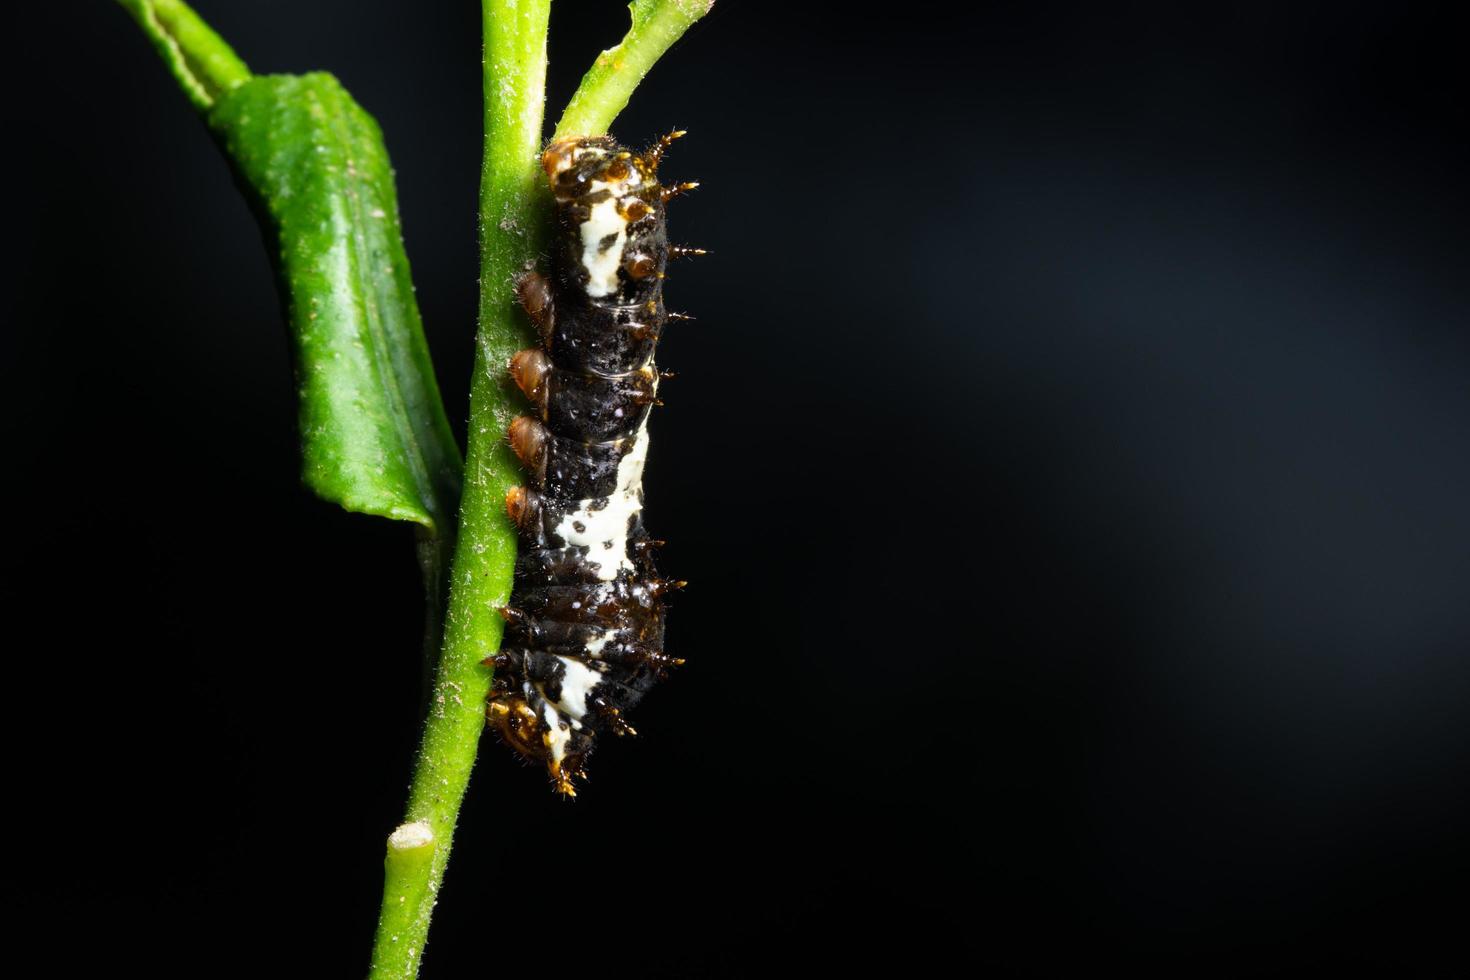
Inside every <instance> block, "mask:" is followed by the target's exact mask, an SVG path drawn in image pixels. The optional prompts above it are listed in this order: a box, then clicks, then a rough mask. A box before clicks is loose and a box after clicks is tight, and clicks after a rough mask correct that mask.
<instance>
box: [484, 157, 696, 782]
mask: <svg viewBox="0 0 1470 980" xmlns="http://www.w3.org/2000/svg"><path fill="white" fill-rule="evenodd" d="M683 135H684V133H683V132H682V131H675V132H672V133H670V134H669V135H667V136H665V137H663V138H662V139H660V140H659V141H658V142H657V143H656V144H655V145H654V146H653V147H652V148H651V149H649V150H647V151H645V152H643V153H641V154H635V153H632V152H630V151H628V150H626V149H624V148H623V147H622V146H620V145H619V144H618V143H617V142H615V141H614V140H613V139H611V138H610V137H578V138H571V139H561V140H557V141H555V142H553V143H551V145H550V146H548V147H547V149H546V151H545V153H543V154H542V157H541V164H542V167H543V168H544V169H545V171H546V177H547V180H548V182H549V184H550V188H551V194H552V197H553V199H554V201H555V217H554V221H553V244H552V249H551V268H550V274H549V275H542V274H540V273H538V272H528V273H526V274H525V275H524V276H522V277H521V278H520V280H519V281H518V282H517V284H516V292H517V295H518V297H519V299H520V302H521V306H522V307H523V308H524V309H525V311H526V313H527V315H528V316H529V317H530V318H531V322H532V323H533V324H534V325H535V326H536V328H537V329H538V331H539V332H540V336H541V346H540V347H539V348H532V349H529V350H523V351H520V352H519V353H517V354H516V355H515V356H514V357H512V358H511V359H510V364H509V370H510V375H511V378H512V380H513V381H514V382H515V384H516V386H517V387H519V388H520V390H521V391H522V392H523V393H524V394H525V396H526V398H527V399H528V401H529V402H530V404H531V406H532V409H533V412H532V413H531V414H526V415H522V416H519V417H518V418H516V419H515V420H514V421H513V422H512V423H511V425H510V430H509V438H510V445H511V448H512V449H513V450H514V452H515V454H516V455H517V457H519V459H520V461H521V463H522V465H523V466H524V467H525V469H526V471H527V474H528V477H529V479H528V484H529V485H528V486H524V487H513V488H511V490H510V491H509V492H508V493H507V494H506V498H505V505H506V511H507V512H508V514H509V515H510V518H511V520H512V521H513V522H514V523H515V526H516V529H517V536H518V541H519V550H518V557H517V559H516V570H515V582H514V586H513V588H512V591H511V598H510V604H509V605H508V606H507V607H506V608H505V609H504V610H503V611H502V614H503V615H504V617H505V620H506V623H505V629H506V632H505V639H504V644H503V646H502V649H501V651H500V652H499V653H498V654H497V655H496V656H494V657H493V658H490V659H489V660H487V661H486V663H487V664H491V665H493V667H494V671H495V673H494V682H493V686H492V688H491V691H490V698H489V703H488V707H487V716H488V721H489V724H490V725H491V726H492V727H493V728H494V729H495V730H496V732H497V733H498V734H499V735H500V737H501V739H502V740H503V741H504V742H505V743H506V744H507V745H509V746H510V747H511V749H512V750H513V751H515V752H516V753H517V754H519V755H520V756H522V757H523V758H525V759H527V760H530V761H533V762H536V763H544V764H545V766H546V769H547V772H548V773H549V774H550V776H551V779H552V782H553V784H554V785H555V788H556V790H557V791H558V792H560V793H562V794H563V795H565V796H568V797H571V796H575V795H576V786H575V784H574V782H573V780H574V778H578V777H580V778H585V776H586V770H585V766H586V762H587V757H588V755H590V754H591V752H592V749H593V747H594V745H595V744H596V740H597V737H598V736H599V735H601V734H603V733H607V732H611V733H612V734H614V735H627V734H632V733H633V729H632V728H631V727H630V726H629V725H628V723H627V721H626V719H625V715H626V713H627V712H628V710H629V709H631V708H632V707H633V706H634V705H636V704H637V703H638V702H639V701H640V700H642V698H643V696H644V694H646V693H647V692H648V690H649V689H650V688H651V687H652V686H653V685H654V683H655V682H657V681H659V680H661V679H663V678H664V677H665V676H666V675H667V672H668V670H669V669H670V668H671V667H675V666H678V665H679V664H681V663H683V661H682V660H680V659H678V658H674V657H670V656H668V655H667V654H665V653H664V650H663V640H664V611H665V603H664V597H665V596H666V595H667V594H668V593H669V592H671V591H673V590H675V589H678V588H682V587H683V586H684V584H685V583H683V582H675V581H670V580H668V579H664V578H660V577H659V575H658V572H657V570H656V569H655V567H654V563H653V555H652V551H653V549H654V548H656V547H657V546H658V545H660V544H662V543H663V542H661V541H656V540H654V539H653V538H651V537H649V535H648V533H647V531H645V529H644V527H643V465H644V461H645V459H646V458H647V455H648V415H649V411H650V410H651V409H652V407H653V406H654V405H655V404H660V403H659V402H658V399H657V395H658V385H659V380H660V377H661V375H660V373H659V371H658V369H657V368H656V367H655V366H654V362H653V356H654V348H655V346H656V345H657V344H658V340H659V336H660V335H661V333H662V331H663V327H664V324H665V323H666V322H667V321H668V320H670V319H677V318H679V315H678V314H671V313H668V312H666V311H665V309H664V305H663V279H664V267H665V266H666V265H667V263H668V260H669V258H670V257H671V256H675V255H690V254H692V255H698V254H703V250H701V249H688V248H680V247H678V246H671V245H669V242H668V236H667V233H666V230H665V225H664V206H665V204H666V203H667V202H668V201H669V200H670V199H671V198H673V197H675V196H677V195H678V194H681V193H683V192H685V191H688V190H691V189H693V188H694V187H695V186H697V185H696V184H694V183H692V182H689V183H683V184H676V185H673V186H671V187H664V186H662V185H661V184H660V183H659V181H658V166H659V162H660V160H661V159H662V157H663V155H664V152H665V151H666V150H667V149H668V148H669V145H670V144H671V143H672V142H673V141H674V140H675V139H677V138H679V137H680V136H683Z"/></svg>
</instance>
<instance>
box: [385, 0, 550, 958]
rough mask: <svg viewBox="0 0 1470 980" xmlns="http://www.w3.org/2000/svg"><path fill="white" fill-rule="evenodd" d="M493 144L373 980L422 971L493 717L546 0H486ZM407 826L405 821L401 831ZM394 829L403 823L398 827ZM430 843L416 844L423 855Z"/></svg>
mask: <svg viewBox="0 0 1470 980" xmlns="http://www.w3.org/2000/svg"><path fill="white" fill-rule="evenodd" d="M482 7H483V11H484V37H485V74H484V83H485V153H484V166H483V169H482V171H481V179H480V330H479V336H478V338H477V345H476V351H475V368H474V377H473V378H472V380H471V383H470V425H469V450H468V453H467V454H466V458H465V484H464V496H463V498H462V501H461V505H460V507H461V509H460V535H459V542H458V546H457V548H456V550H455V555H454V564H453V571H452V573H451V577H450V592H449V610H448V615H447V617H446V622H445V633H444V646H443V652H442V654H441V656H440V661H439V670H438V674H437V676H436V678H435V681H434V693H433V695H432V697H431V698H430V703H429V716H428V719H427V721H426V722H425V726H424V735H423V742H422V744H421V746H420V749H419V757H418V761H417V763H416V765H415V770H414V778H413V784H412V787H411V789H410V791H409V800H408V809H407V815H406V817H405V824H410V823H414V822H422V823H424V824H427V825H428V827H429V829H430V831H431V832H432V834H433V842H432V843H430V844H428V845H425V846H426V847H427V848H428V849H429V850H430V851H431V853H430V854H429V855H428V860H420V859H415V860H413V861H405V860H401V859H399V857H398V856H397V855H395V853H394V850H393V847H392V846H391V845H390V847H389V853H388V858H387V861H386V862H385V870H386V875H387V878H386V882H385V888H384V892H383V910H382V913H381V915H380V918H379V922H378V933H377V939H376V941H375V943H374V946H373V964H372V977H373V980H385V978H390V977H391V978H402V980H410V978H412V977H414V976H416V975H417V972H418V965H419V962H420V959H421V958H422V955H423V949H424V942H425V940H426V938H427V936H428V931H429V918H430V916H431V914H432V912H433V907H434V900H435V897H436V895H437V893H438V890H439V885H440V883H441V882H442V881H443V878H444V868H445V865H446V864H447V863H448V860H449V850H450V845H451V843H452V841H453V837H454V825H455V821H456V819H457V817H458V815H459V808H460V803H461V801H462V800H463V799H464V793H465V788H466V786H467V785H468V783H469V777H470V770H471V768H472V767H473V766H474V762H475V751H476V748H477V746H478V745H479V741H480V733H481V732H482V731H484V728H485V701H486V698H487V696H488V695H489V691H490V671H489V670H488V669H487V668H486V667H484V666H482V664H481V662H482V661H483V660H484V659H485V658H486V657H489V656H491V655H493V654H494V653H495V652H496V650H498V649H499V647H500V634H501V619H500V616H499V615H497V610H498V609H499V608H500V607H501V606H504V605H505V603H506V601H507V600H508V599H509V598H510V588H511V580H512V576H513V572H514V567H515V529H514V527H513V526H512V525H511V523H510V520H509V518H507V517H506V516H505V505H504V500H505V492H506V490H508V489H509V488H510V487H512V486H515V485H516V484H518V483H520V482H522V480H523V479H524V477H523V476H522V475H521V471H520V466H519V464H518V463H517V461H516V459H515V457H514V455H512V454H511V452H510V450H509V448H508V447H507V445H506V442H505V430H506V427H507V426H508V425H509V424H510V420H511V418H512V417H513V416H514V414H515V412H516V406H517V405H518V404H519V399H518V398H517V396H516V395H515V394H514V393H513V392H512V391H511V390H510V387H509V380H508V377H507V372H506V370H505V365H506V361H507V360H508V359H509V357H510V355H511V354H513V353H515V352H516V351H517V350H520V349H522V348H524V347H528V346H530V345H531V343H532V338H531V335H530V332H529V324H528V323H527V322H526V318H525V316H524V314H522V313H521V312H520V309H519V308H518V307H517V306H516V303H515V290H514V283H515V279H516V277H517V276H518V275H519V274H520V272H521V271H522V270H523V269H524V268H525V267H526V266H527V265H528V264H529V263H530V262H531V261H532V260H533V258H534V257H535V255H536V253H537V250H538V248H539V243H540V240H541V237H542V236H541V222H542V217H541V216H542V215H544V213H545V210H546V209H545V208H544V207H543V206H541V201H540V194H542V193H544V192H543V191H542V188H541V182H540V181H539V180H538V178H537V168H536V157H537V153H538V152H539V151H540V149H541V127H542V113H543V112H544V108H545V88H546V22H547V17H548V15H549V13H550V7H551V0H482ZM402 829H403V828H400V831H402ZM395 833H398V831H395ZM420 857H422V856H420Z"/></svg>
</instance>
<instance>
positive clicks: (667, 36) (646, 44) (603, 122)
mask: <svg viewBox="0 0 1470 980" xmlns="http://www.w3.org/2000/svg"><path fill="white" fill-rule="evenodd" d="M714 5H715V0H634V2H633V3H630V4H629V5H628V9H629V11H630V12H631V13H632V16H633V25H632V26H631V27H629V28H628V33H627V34H625V35H624V36H623V40H622V41H621V42H620V43H619V44H618V45H617V46H616V47H612V48H608V49H607V50H606V51H604V52H602V54H600V55H598V56H597V60H596V61H594V62H593V63H592V67H591V68H589V69H588V70H587V74H586V75H584V76H582V84H580V85H578V86H577V91H576V93H575V94H574V95H573V96H572V101H570V102H568V103H567V108H566V111H565V112H563V113H562V114H561V121H560V122H558V123H557V124H556V138H558V139H560V138H561V137H563V136H598V135H601V134H602V133H605V132H607V129H608V127H609V126H611V125H612V121H613V120H614V119H616V118H617V116H618V113H620V112H622V111H623V107H624V106H626V105H627V104H628V99H629V97H630V96H631V95H632V94H633V89H634V88H636V87H637V86H638V83H639V82H641V81H642V80H643V76H644V75H647V74H648V70H649V69H650V68H652V67H653V65H654V62H656V61H658V59H659V58H660V57H662V56H663V53H664V52H665V51H667V50H668V49H669V46H670V45H671V44H673V43H674V42H675V41H677V40H679V38H680V37H682V36H683V34H684V32H685V31H687V30H689V28H690V26H691V25H692V24H693V23H694V22H695V21H697V20H699V18H701V17H703V16H704V15H705V14H707V13H709V12H710V8H712V7H713V6H714Z"/></svg>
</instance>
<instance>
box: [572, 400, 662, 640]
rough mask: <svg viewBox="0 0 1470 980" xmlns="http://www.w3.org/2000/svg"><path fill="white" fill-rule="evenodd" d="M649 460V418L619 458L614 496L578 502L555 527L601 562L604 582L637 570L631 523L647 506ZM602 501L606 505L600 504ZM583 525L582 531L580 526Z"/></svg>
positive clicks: (599, 568)
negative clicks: (645, 478) (645, 468)
mask: <svg viewBox="0 0 1470 980" xmlns="http://www.w3.org/2000/svg"><path fill="white" fill-rule="evenodd" d="M647 459H648V420H647V419H645V420H644V422H643V425H642V426H640V427H639V429H638V436H637V438H635V439H634V440H633V448H632V449H629V450H628V452H627V453H626V454H624V456H623V458H622V459H621V460H619V461H618V485H617V487H616V488H615V489H614V490H613V492H612V495H611V496H608V497H589V498H588V499H586V500H579V501H577V504H576V506H575V507H573V508H572V509H571V510H569V511H568V512H567V513H566V514H564V515H562V519H561V521H560V522H558V523H557V525H556V527H555V528H554V529H553V532H554V533H555V534H556V535H557V536H558V537H560V538H561V539H562V541H564V542H566V544H567V545H568V546H571V547H581V548H586V549H587V560H588V561H591V562H596V563H597V577H598V579H599V580H601V581H603V582H611V581H612V580H613V579H615V578H617V577H618V572H619V571H621V570H622V569H624V568H626V569H628V570H630V571H631V570H632V569H633V562H632V560H631V559H630V558H629V557H628V523H629V522H630V521H631V520H632V519H633V515H634V514H637V513H638V512H639V511H641V510H642V509H643V464H644V462H645V461H646V460H647ZM599 504H600V505H602V506H596V505H599ZM579 525H580V527H581V530H578V529H577V528H578V526H579ZM598 649H599V650H600V649H601V647H599V648H598Z"/></svg>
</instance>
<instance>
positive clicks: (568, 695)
mask: <svg viewBox="0 0 1470 980" xmlns="http://www.w3.org/2000/svg"><path fill="white" fill-rule="evenodd" d="M556 659H558V660H560V661H561V663H562V667H563V668H564V670H563V672H562V678H561V700H560V701H558V702H557V707H559V708H561V710H562V711H564V712H566V714H567V716H568V717H570V718H572V719H573V720H574V721H581V720H582V719H583V718H585V717H586V716H587V698H588V697H589V696H590V695H591V694H592V689H593V688H595V687H596V686H597V685H598V684H599V683H601V681H602V675H601V674H599V673H598V672H597V671H595V670H593V669H592V668H590V667H588V666H586V665H585V664H582V663H579V662H578V661H576V660H573V659H572V658H570V657H557V658H556Z"/></svg>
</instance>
